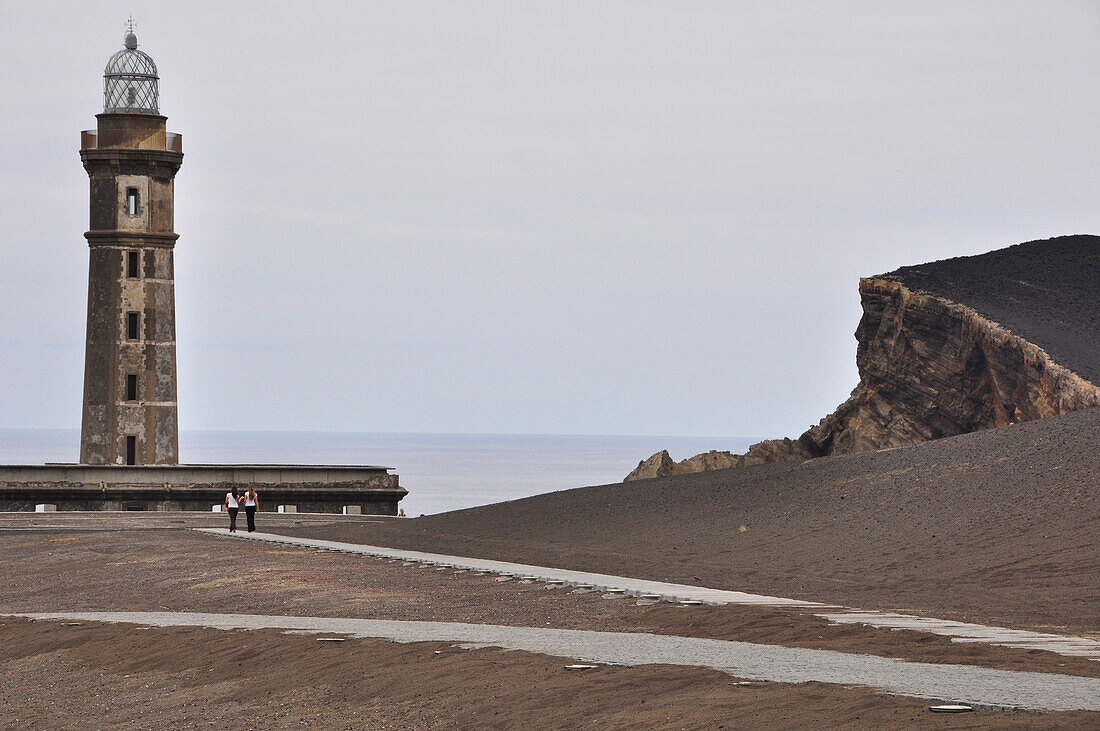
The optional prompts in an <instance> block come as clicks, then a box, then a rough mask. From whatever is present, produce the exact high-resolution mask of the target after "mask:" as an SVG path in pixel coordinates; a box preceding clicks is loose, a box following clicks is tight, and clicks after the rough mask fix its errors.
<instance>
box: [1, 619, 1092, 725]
mask: <svg viewBox="0 0 1100 731" xmlns="http://www.w3.org/2000/svg"><path fill="white" fill-rule="evenodd" d="M4 616H16V617H29V618H32V619H36V620H42V619H48V620H67V621H97V622H114V623H128V624H137V625H142V626H147V627H148V626H152V627H180V626H190V627H211V628H214V629H220V630H251V629H266V628H275V629H281V630H285V631H291V632H307V633H322V632H323V633H332V634H338V635H343V636H347V637H357V638H377V639H386V640H392V641H395V642H453V643H458V644H460V646H462V647H464V648H475V647H501V648H504V649H508V650H523V651H527V652H533V653H539V654H543V655H551V656H554V657H563V658H572V659H575V660H580V661H583V662H589V663H601V664H607V665H626V666H633V665H647V664H654V663H660V664H668V665H680V666H691V667H704V668H712V669H715V670H720V671H723V672H726V673H729V674H730V675H733V676H735V677H738V678H747V679H751V680H762V681H771V682H780V683H807V682H821V683H835V684H840V685H845V686H852V685H858V686H863V687H866V688H870V689H873V690H876V691H881V692H885V693H891V694H896V695H904V696H910V697H915V698H926V699H929V700H935V701H950V702H955V703H964V704H968V705H975V706H983V707H989V708H999V709H1021V710H1022V709H1027V710H1035V711H1075V710H1085V711H1100V678H1085V677H1078V676H1071V675H1058V674H1053V673H1031V672H1014V671H1007V670H994V669H990V668H979V667H973V666H969V665H945V664H933V663H917V662H907V661H904V660H896V659H892V658H883V657H877V656H874V655H858V654H853V653H843V652H834V651H832V650H810V649H803V648H794V647H780V646H775V645H760V644H755V643H749V642H732V641H726V640H710V639H701V638H695V637H675V636H667V635H653V634H644V633H631V632H594V631H587V630H565V629H549V628H543V627H506V626H500V625H485V624H464V623H459V622H455V623H449V622H402V621H393V620H374V619H337V618H325V617H279V616H263V615H248V614H206V613H190V612H43V613H32V614H23V613H19V614H7V615H4Z"/></svg>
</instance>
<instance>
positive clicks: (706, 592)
mask: <svg viewBox="0 0 1100 731" xmlns="http://www.w3.org/2000/svg"><path fill="white" fill-rule="evenodd" d="M194 530H196V531H199V532H201V533H209V534H211V535H216V536H220V537H222V538H239V539H247V540H253V541H266V542H269V543H283V544H286V545H289V546H302V547H305V548H320V549H324V550H329V551H341V552H344V553H358V554H362V555H365V556H382V557H384V558H394V559H401V560H402V561H412V562H416V563H427V564H433V565H438V566H449V567H453V568H460V569H469V570H471V571H486V572H489V573H493V574H499V575H501V576H509V577H513V578H517V579H524V578H530V579H532V580H537V581H553V582H561V583H564V584H565V585H566V586H586V587H592V588H594V589H597V590H600V591H609V590H623V591H625V593H626V594H627V595H629V596H639V597H640V596H645V595H649V596H652V597H653V598H657V599H660V600H661V601H668V602H682V601H689V602H702V603H704V604H758V605H762V606H782V607H809V608H819V609H827V608H836V607H835V605H831V604H818V603H816V602H804V601H800V600H798V599H784V598H783V597H777V596H764V595H761V594H746V593H745V592H742V591H725V590H722V589H708V588H706V587H702V586H689V585H686V584H669V583H666V582H663V581H647V580H645V579H628V578H626V577H623V576H611V575H608V574H593V573H589V572H587V571H571V570H569V569H554V568H547V567H546V566H529V565H527V564H522V563H509V562H507V561H491V560H489V559H484V558H466V557H464V556H448V555H445V554H442V553H425V552H423V551H405V550H402V549H399V548H386V547H384V546H364V545H360V544H357V543H341V542H339V541H326V540H322V539H319V538H293V537H291V536H282V535H278V534H275V533H259V532H256V533H233V534H230V533H229V532H228V531H226V530H225V529H218V528H195V529H194Z"/></svg>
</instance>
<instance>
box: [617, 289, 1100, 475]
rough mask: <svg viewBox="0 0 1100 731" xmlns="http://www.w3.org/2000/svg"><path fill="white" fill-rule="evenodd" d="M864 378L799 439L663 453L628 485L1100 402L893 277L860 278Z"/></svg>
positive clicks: (1032, 355) (1031, 347) (1035, 352)
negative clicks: (684, 454) (733, 449)
mask: <svg viewBox="0 0 1100 731" xmlns="http://www.w3.org/2000/svg"><path fill="white" fill-rule="evenodd" d="M859 291H860V297H861V300H862V304H863V317H862V319H861V320H860V323H859V327H858V329H857V330H856V340H857V341H858V343H859V345H858V349H857V351H856V365H857V366H858V368H859V375H860V381H859V385H858V386H856V388H855V390H853V391H852V395H851V397H850V398H849V399H848V400H847V401H845V402H844V403H843V404H841V405H840V406H839V407H838V408H837V410H836V411H834V412H833V413H832V414H830V415H828V416H826V417H825V418H824V419H822V420H821V422H820V423H819V424H818V425H817V426H814V427H811V428H810V429H809V430H807V431H806V432H805V433H804V434H803V435H802V436H800V437H799V438H798V439H796V440H791V439H772V440H767V441H764V442H760V443H759V444H754V445H753V446H752V447H750V448H749V451H748V452H746V453H745V454H743V455H737V454H731V453H729V452H707V453H705V454H700V455H696V456H695V457H691V458H690V459H686V460H684V461H682V462H674V461H673V460H672V459H671V458H670V457H669V455H668V452H659V453H657V454H655V455H653V456H652V457H650V458H649V459H648V460H645V461H644V462H641V463H640V464H639V465H638V468H637V469H635V470H634V471H633V472H631V473H630V475H628V476H627V478H626V479H627V480H636V479H642V478H646V477H659V476H663V475H675V474H685V473H690V472H701V471H704V470H713V469H725V468H728V467H741V466H748V465H753V464H761V463H765V462H777V461H786V460H804V459H810V458H813V457H824V456H829V455H837V454H848V453H852V452H865V451H870V450H876V449H886V448H889V447H896V446H900V445H903V444H910V443H913V442H921V441H927V440H930V439H938V438H940V437H947V436H953V435H956V434H964V433H968V432H972V431H977V430H979V429H988V428H991V427H996V426H1004V425H1006V424H1013V423H1017V422H1022V421H1031V420H1033V419H1041V418H1043V417H1046V416H1053V415H1056V414H1065V413H1069V412H1071V411H1075V410H1077V409H1082V408H1088V407H1091V406H1100V387H1098V386H1096V385H1094V384H1093V383H1090V382H1089V381H1086V380H1085V379H1083V378H1081V377H1079V376H1078V375H1076V374H1075V373H1073V372H1071V371H1070V370H1068V369H1067V368H1065V367H1063V366H1061V365H1059V364H1058V363H1055V362H1054V361H1053V360H1052V359H1051V358H1050V356H1049V355H1048V354H1047V353H1046V352H1045V351H1044V350H1043V349H1042V348H1040V347H1039V346H1038V345H1035V344H1034V343H1031V342H1028V341H1027V340H1024V339H1023V338H1021V337H1019V336H1018V335H1016V334H1014V333H1012V332H1009V331H1008V330H1007V329H1005V328H1003V327H1001V326H1000V325H998V324H997V323H995V322H993V321H991V320H989V319H986V318H984V317H982V316H981V315H979V314H978V313H977V312H975V311H974V310H972V309H970V308H969V307H966V306H964V305H961V304H959V303H957V302H952V301H951V300H948V299H944V298H942V297H937V296H935V295H932V294H928V293H923V292H916V291H913V290H911V289H909V288H908V287H906V286H905V285H904V284H902V283H901V282H900V281H897V280H896V279H894V278H892V277H891V275H883V276H881V277H872V278H865V279H862V280H861V281H860V287H859Z"/></svg>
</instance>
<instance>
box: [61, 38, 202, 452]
mask: <svg viewBox="0 0 1100 731" xmlns="http://www.w3.org/2000/svg"><path fill="white" fill-rule="evenodd" d="M159 81H160V77H159V76H158V74H157V66H156V64H155V63H154V62H153V59H152V58H151V57H150V56H149V55H148V54H146V53H145V52H143V51H141V50H139V49H138V41H137V36H136V35H135V34H134V32H133V28H132V26H131V27H130V29H129V31H128V32H127V33H126V35H125V38H124V41H123V48H122V49H121V50H119V51H118V52H116V53H115V54H114V55H112V56H111V58H110V60H108V61H107V67H106V68H105V69H104V72H103V113H102V114H98V115H96V120H97V124H96V129H94V130H87V131H84V132H82V133H81V144H80V159H81V161H82V162H83V163H84V169H85V170H86V171H87V172H88V178H89V182H90V186H89V187H90V202H91V205H90V222H89V226H88V229H89V230H88V231H87V233H85V234H84V236H85V238H86V239H87V240H88V247H89V253H90V258H89V261H90V264H89V268H88V334H87V340H86V345H85V356H84V409H83V415H82V419H81V434H80V462H81V463H82V464H86V465H175V464H178V463H179V438H178V432H179V426H178V415H177V405H176V323H175V288H174V273H173V252H174V249H175V245H176V239H177V238H178V236H177V235H176V233H175V232H174V231H173V228H174V223H173V205H174V202H173V198H174V194H173V185H174V182H173V181H174V179H175V176H176V172H177V171H178V170H179V168H180V165H181V163H182V162H183V152H182V138H181V136H180V135H178V134H173V133H170V132H167V131H166V125H165V123H166V121H167V120H166V118H165V117H164V116H162V115H161V114H160V90H159Z"/></svg>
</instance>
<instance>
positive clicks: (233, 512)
mask: <svg viewBox="0 0 1100 731" xmlns="http://www.w3.org/2000/svg"><path fill="white" fill-rule="evenodd" d="M225 507H226V509H227V510H228V511H229V532H230V533H236V532H237V511H238V509H239V508H240V507H241V506H240V502H239V501H238V497H237V486H236V485H234V486H233V489H232V490H230V491H229V492H227V493H225Z"/></svg>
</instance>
